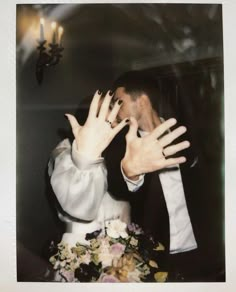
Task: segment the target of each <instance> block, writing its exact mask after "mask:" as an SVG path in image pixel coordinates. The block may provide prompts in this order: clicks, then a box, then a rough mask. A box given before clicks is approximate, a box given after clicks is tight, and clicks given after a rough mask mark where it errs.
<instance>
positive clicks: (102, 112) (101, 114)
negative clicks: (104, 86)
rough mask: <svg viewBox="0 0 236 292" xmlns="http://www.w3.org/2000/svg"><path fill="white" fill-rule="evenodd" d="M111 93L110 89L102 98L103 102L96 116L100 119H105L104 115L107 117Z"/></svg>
mask: <svg viewBox="0 0 236 292" xmlns="http://www.w3.org/2000/svg"><path fill="white" fill-rule="evenodd" d="M112 95H113V94H112V93H111V91H110V90H109V91H108V92H107V94H106V96H105V98H104V100H103V103H102V106H101V109H100V112H99V114H98V117H99V119H102V120H105V119H106V117H107V114H108V111H109V105H110V102H111V99H112Z"/></svg>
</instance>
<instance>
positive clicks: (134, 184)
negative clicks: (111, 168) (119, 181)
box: [120, 163, 144, 192]
mask: <svg viewBox="0 0 236 292" xmlns="http://www.w3.org/2000/svg"><path fill="white" fill-rule="evenodd" d="M120 170H121V173H122V175H123V178H124V180H125V182H126V184H127V187H128V189H129V191H130V192H136V191H137V190H138V189H139V188H140V187H141V186H142V185H143V183H144V174H141V175H140V176H139V178H138V180H131V179H129V178H128V177H127V176H126V175H125V173H124V171H123V169H122V165H121V163H120Z"/></svg>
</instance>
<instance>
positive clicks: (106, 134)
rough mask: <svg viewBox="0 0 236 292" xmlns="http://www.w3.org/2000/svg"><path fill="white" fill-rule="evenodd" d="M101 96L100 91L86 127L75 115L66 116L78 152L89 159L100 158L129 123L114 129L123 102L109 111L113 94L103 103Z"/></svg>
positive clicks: (97, 93)
mask: <svg viewBox="0 0 236 292" xmlns="http://www.w3.org/2000/svg"><path fill="white" fill-rule="evenodd" d="M101 96H102V93H101V92H100V91H96V93H95V94H94V97H93V100H92V102H91V105H90V108H89V114H88V117H87V120H86V122H85V124H84V126H81V125H80V124H79V123H78V121H77V120H76V118H75V117H74V116H73V115H70V114H65V115H66V116H67V118H68V120H69V123H70V125H71V128H72V132H73V134H74V137H75V140H76V144H77V150H78V152H79V153H80V154H82V155H84V156H86V157H87V158H89V159H97V158H98V157H100V156H101V154H102V152H103V151H104V150H105V149H106V148H107V146H108V145H109V144H110V142H111V141H112V139H113V138H114V137H115V136H116V135H117V134H118V133H119V132H120V131H121V129H123V128H124V126H125V125H127V123H128V122H129V120H128V119H125V120H123V121H121V122H120V123H119V124H118V125H116V126H115V127H112V125H113V124H114V122H115V120H116V116H117V114H118V112H119V110H120V107H121V105H122V102H121V101H120V100H117V101H116V102H115V104H114V106H113V108H112V110H109V107H110V103H111V100H112V97H113V94H112V93H111V91H108V92H107V94H106V96H105V98H104V100H103V101H102V103H101Z"/></svg>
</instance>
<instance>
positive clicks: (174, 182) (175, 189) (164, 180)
mask: <svg viewBox="0 0 236 292" xmlns="http://www.w3.org/2000/svg"><path fill="white" fill-rule="evenodd" d="M147 134H148V133H147V132H144V131H140V135H141V136H145V135H147ZM121 171H122V174H123V177H124V180H125V181H126V183H127V187H128V189H129V190H130V191H131V192H136V191H137V190H138V189H139V188H140V187H141V186H142V184H143V182H144V175H142V176H141V177H139V180H137V181H132V180H130V179H128V178H127V177H126V176H125V174H124V172H123V170H122V167H121ZM159 178H160V182H161V186H162V190H163V193H164V198H165V201H166V206H167V210H168V214H169V223H170V253H171V254H174V253H179V252H185V251H189V250H193V249H196V248H197V242H196V239H195V236H194V233H193V228H192V224H191V221H190V217H189V213H188V208H187V205H186V200H185V194H184V188H183V182H182V177H181V173H180V169H179V166H178V165H176V166H175V167H171V168H167V169H164V170H162V171H160V173H159Z"/></svg>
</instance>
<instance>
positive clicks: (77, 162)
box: [49, 140, 107, 221]
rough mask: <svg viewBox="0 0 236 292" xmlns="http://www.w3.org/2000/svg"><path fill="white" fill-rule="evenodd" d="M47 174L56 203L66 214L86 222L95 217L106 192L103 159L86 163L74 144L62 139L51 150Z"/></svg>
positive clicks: (105, 172)
mask: <svg viewBox="0 0 236 292" xmlns="http://www.w3.org/2000/svg"><path fill="white" fill-rule="evenodd" d="M53 164H54V165H53ZM49 175H50V177H51V179H50V182H51V185H52V188H53V191H54V193H55V195H56V197H57V200H58V202H59V204H60V206H61V208H62V209H63V210H64V211H65V212H66V213H67V214H69V215H70V216H73V217H75V218H77V219H80V220H85V221H92V220H94V219H95V218H96V216H97V213H98V210H99V207H100V204H101V201H102V199H103V196H104V194H105V193H106V191H107V178H106V177H107V171H106V168H105V166H104V163H103V158H99V159H97V160H89V159H87V158H85V157H82V156H80V155H79V153H78V152H77V149H76V143H75V141H74V142H73V144H72V147H71V145H70V143H69V140H64V141H63V142H62V143H60V144H59V145H58V146H57V147H56V149H55V150H54V151H53V154H52V158H51V160H50V162H49Z"/></svg>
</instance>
